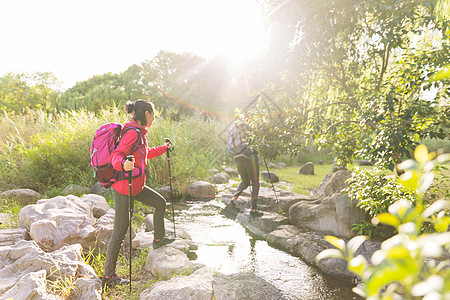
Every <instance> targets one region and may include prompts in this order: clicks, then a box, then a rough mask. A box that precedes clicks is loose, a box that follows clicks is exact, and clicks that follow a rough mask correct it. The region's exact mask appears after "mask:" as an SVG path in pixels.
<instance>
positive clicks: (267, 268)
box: [175, 201, 361, 300]
mask: <svg viewBox="0 0 450 300" xmlns="http://www.w3.org/2000/svg"><path fill="white" fill-rule="evenodd" d="M223 207H225V205H224V204H223V203H220V202H216V201H212V202H208V203H189V204H188V209H185V210H181V211H178V212H177V215H176V217H175V218H176V224H177V225H179V226H180V227H182V228H184V229H185V230H186V231H187V232H188V233H189V234H190V235H191V237H192V240H193V241H194V242H196V243H198V250H197V251H195V254H196V256H197V257H196V259H195V261H196V262H199V263H203V264H205V265H206V266H208V267H211V268H212V269H214V270H215V271H218V272H220V273H222V274H233V273H239V272H253V273H255V274H256V275H258V276H260V277H262V278H264V279H266V280H267V281H269V282H270V283H272V284H273V285H275V286H276V287H277V288H279V289H280V290H281V291H282V292H283V293H284V294H285V296H286V297H288V298H290V299H301V300H322V299H323V300H347V299H361V298H359V297H358V296H356V295H355V294H354V293H353V292H352V291H351V289H352V286H350V285H348V284H346V283H345V282H342V281H340V280H336V279H333V278H329V277H326V276H325V275H323V274H322V273H320V272H319V271H317V270H316V269H315V268H313V267H311V266H309V265H307V264H306V263H305V262H303V261H302V260H301V259H300V258H298V257H295V256H292V255H290V254H288V253H286V252H283V251H281V250H278V249H275V248H272V247H271V246H269V245H268V244H267V242H266V241H264V240H259V239H256V238H254V237H252V236H251V235H250V234H249V233H248V232H247V231H246V230H245V229H244V228H243V227H242V225H240V224H239V223H238V222H236V221H234V220H231V219H228V218H226V217H225V216H224V215H222V214H220V211H221V209H222V208H223Z"/></svg>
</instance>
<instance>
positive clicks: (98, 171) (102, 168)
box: [90, 123, 142, 188]
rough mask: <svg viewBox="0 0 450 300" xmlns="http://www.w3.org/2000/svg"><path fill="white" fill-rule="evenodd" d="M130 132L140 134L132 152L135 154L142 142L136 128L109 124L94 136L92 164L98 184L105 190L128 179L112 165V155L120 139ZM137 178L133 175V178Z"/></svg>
mask: <svg viewBox="0 0 450 300" xmlns="http://www.w3.org/2000/svg"><path fill="white" fill-rule="evenodd" d="M128 130H136V131H137V133H138V138H137V140H136V142H135V144H134V145H133V148H132V151H131V153H134V152H135V151H136V150H137V149H138V148H139V145H140V144H141V142H142V136H141V132H140V130H139V129H137V128H135V127H131V126H124V125H122V124H119V123H108V124H104V125H102V126H100V128H99V129H97V131H96V132H95V134H94V139H93V140H92V144H91V150H90V152H91V158H90V163H91V167H92V169H93V170H94V177H97V179H98V182H99V183H100V184H101V185H102V186H104V187H105V188H109V187H111V185H112V184H113V183H114V182H116V181H118V180H124V179H126V178H128V177H126V175H125V172H121V171H117V170H115V169H114V168H113V166H112V163H111V153H112V152H113V151H114V150H115V149H116V148H117V146H118V145H119V142H120V139H121V138H122V136H123V135H124V134H125V133H126V132H127V131H128ZM141 172H142V171H141V170H140V171H139V174H138V175H136V176H139V175H140V174H141ZM133 173H134V172H133ZM136 176H135V175H134V174H133V177H136Z"/></svg>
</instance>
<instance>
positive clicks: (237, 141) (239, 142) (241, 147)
mask: <svg viewBox="0 0 450 300" xmlns="http://www.w3.org/2000/svg"><path fill="white" fill-rule="evenodd" d="M227 134H228V137H227V152H228V155H229V156H231V157H233V158H234V157H235V156H237V155H239V154H245V153H244V152H248V148H247V144H246V143H245V139H246V137H245V133H244V131H243V128H242V126H241V125H240V124H238V123H237V122H233V123H232V124H231V125H230V126H229V127H228V129H227ZM246 149H247V151H246Z"/></svg>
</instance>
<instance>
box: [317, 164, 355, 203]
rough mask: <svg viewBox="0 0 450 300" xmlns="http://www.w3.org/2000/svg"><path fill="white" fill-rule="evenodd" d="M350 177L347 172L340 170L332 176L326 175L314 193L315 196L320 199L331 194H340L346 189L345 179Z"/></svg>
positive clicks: (349, 173)
mask: <svg viewBox="0 0 450 300" xmlns="http://www.w3.org/2000/svg"><path fill="white" fill-rule="evenodd" d="M351 176H352V173H351V172H349V171H344V170H340V171H337V172H336V173H334V174H327V175H325V178H324V179H323V181H322V183H321V184H320V185H319V186H318V187H317V188H316V190H315V191H314V194H315V195H318V196H321V197H328V196H331V195H333V194H336V193H339V192H341V191H342V190H343V189H345V188H346V187H348V185H349V184H348V182H347V179H349V178H350V177H351Z"/></svg>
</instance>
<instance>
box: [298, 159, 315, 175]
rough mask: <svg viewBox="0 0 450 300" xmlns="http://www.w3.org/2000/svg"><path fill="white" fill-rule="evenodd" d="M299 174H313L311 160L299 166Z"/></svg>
mask: <svg viewBox="0 0 450 300" xmlns="http://www.w3.org/2000/svg"><path fill="white" fill-rule="evenodd" d="M298 174H300V175H314V164H313V163H312V162H307V163H306V164H304V165H303V166H301V167H300V170H299V171H298Z"/></svg>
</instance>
